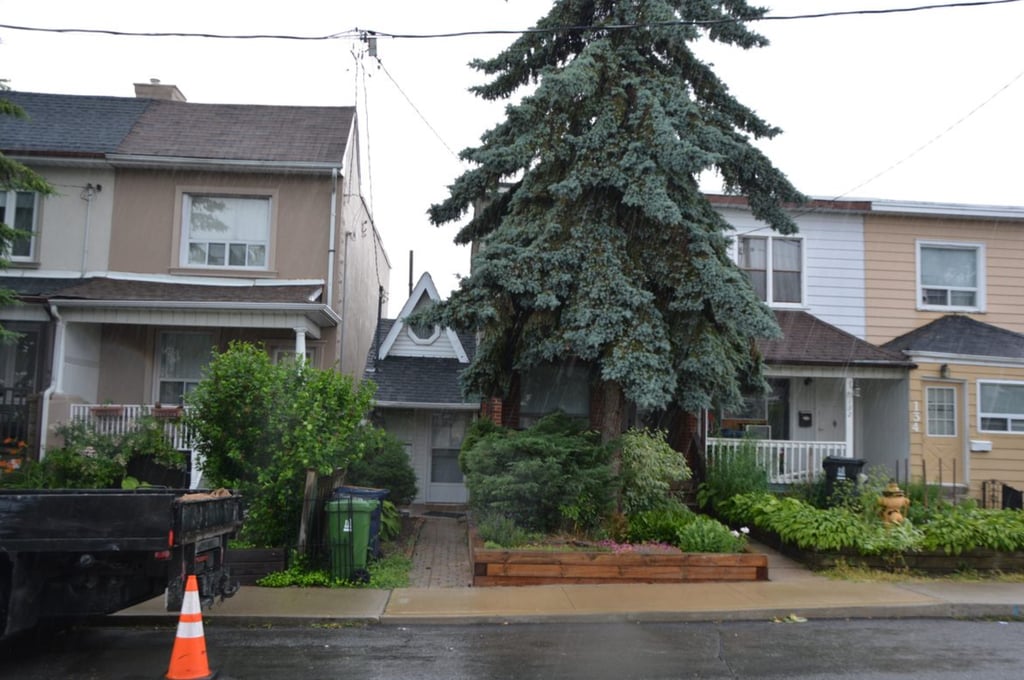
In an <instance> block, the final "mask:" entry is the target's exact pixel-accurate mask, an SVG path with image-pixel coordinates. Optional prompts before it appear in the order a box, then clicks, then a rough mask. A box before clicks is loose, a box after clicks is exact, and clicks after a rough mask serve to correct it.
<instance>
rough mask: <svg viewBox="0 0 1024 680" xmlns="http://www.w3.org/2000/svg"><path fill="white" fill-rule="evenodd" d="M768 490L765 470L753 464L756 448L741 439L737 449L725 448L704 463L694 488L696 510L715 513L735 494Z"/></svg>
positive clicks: (750, 441)
mask: <svg viewBox="0 0 1024 680" xmlns="http://www.w3.org/2000/svg"><path fill="white" fill-rule="evenodd" d="M767 490H768V471H767V470H765V468H764V467H763V466H762V465H760V464H759V463H758V462H757V449H756V445H755V444H754V442H753V441H752V440H744V441H743V442H742V444H741V445H740V447H739V448H737V449H727V450H724V451H721V452H719V453H718V455H716V456H715V458H714V462H713V463H712V462H710V461H709V463H708V469H707V473H706V475H705V479H704V481H703V482H702V483H701V485H700V487H699V488H698V489H697V502H698V503H699V504H700V507H702V508H705V509H711V510H713V511H715V512H718V511H719V506H720V505H721V504H722V502H724V501H726V500H728V499H730V498H732V497H733V496H735V495H737V494H742V493H753V492H758V491H767Z"/></svg>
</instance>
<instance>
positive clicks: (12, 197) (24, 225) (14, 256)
mask: <svg viewBox="0 0 1024 680" xmlns="http://www.w3.org/2000/svg"><path fill="white" fill-rule="evenodd" d="M37 208H38V198H37V194H36V193H35V192H34V191H3V190H0V222H2V223H4V224H6V225H7V226H9V227H13V228H14V229H17V230H18V231H20V232H22V234H21V236H20V237H19V238H17V239H15V240H14V241H13V242H12V243H11V248H10V252H9V253H8V257H10V259H11V260H12V261H15V262H18V261H23V262H24V261H30V260H32V259H33V258H34V257H35V255H36V252H35V245H36V241H35V231H36V212H37Z"/></svg>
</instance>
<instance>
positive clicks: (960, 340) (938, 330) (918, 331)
mask: <svg viewBox="0 0 1024 680" xmlns="http://www.w3.org/2000/svg"><path fill="white" fill-rule="evenodd" d="M882 347H884V348H886V349H888V350H890V351H897V352H900V351H902V352H933V353H936V354H950V355H959V356H975V357H997V358H1001V359H1024V335H1022V334H1020V333H1015V332H1013V331H1008V330H1006V329H1004V328H999V327H998V326H993V325H992V324H988V323H983V322H981V321H976V320H974V319H972V318H971V317H969V316H964V315H963V314H947V315H946V316H943V317H940V318H938V319H936V320H935V321H932V322H931V323H928V324H925V325H924V326H921V327H920V328H915V329H914V330H912V331H910V332H909V333H905V334H903V335H901V336H899V337H898V338H894V339H892V340H890V341H889V342H887V343H885V344H884V345H882Z"/></svg>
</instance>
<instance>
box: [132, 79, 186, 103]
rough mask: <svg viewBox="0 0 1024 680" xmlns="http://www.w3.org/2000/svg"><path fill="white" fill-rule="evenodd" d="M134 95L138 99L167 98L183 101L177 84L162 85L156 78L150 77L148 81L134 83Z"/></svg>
mask: <svg viewBox="0 0 1024 680" xmlns="http://www.w3.org/2000/svg"><path fill="white" fill-rule="evenodd" d="M135 96H136V97H138V98H140V99H169V100H170V101H172V102H183V101H185V95H183V94H182V93H181V90H179V89H178V86H177V85H164V84H162V83H161V82H160V80H159V79H158V78H150V79H149V82H148V83H135Z"/></svg>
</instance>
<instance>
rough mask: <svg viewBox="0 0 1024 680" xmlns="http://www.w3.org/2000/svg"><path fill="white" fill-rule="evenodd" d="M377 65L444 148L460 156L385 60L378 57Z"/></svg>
mask: <svg viewBox="0 0 1024 680" xmlns="http://www.w3.org/2000/svg"><path fill="white" fill-rule="evenodd" d="M377 65H378V66H379V67H380V70H381V71H383V72H384V75H386V76H387V77H388V80H390V81H391V84H392V85H394V86H395V88H396V89H397V90H398V92H399V93H400V94H401V95H402V96H403V97H405V101H406V102H408V104H409V106H411V107H412V110H413V111H415V112H416V115H417V116H419V117H420V120H422V121H423V124H424V125H426V126H427V127H428V128H429V129H430V131H431V132H433V133H434V136H435V137H437V139H438V141H440V142H441V144H443V145H444V148H446V149H448V153H450V154H451V155H453V156H455V157H456V158H458V157H459V154H457V153H455V152H454V151H452V148H451V147H450V146H448V143H447V142H446V141H444V138H443V137H441V135H440V133H438V131H437V130H435V129H434V126H433V125H431V124H430V121H428V120H427V118H426V116H424V115H423V113H422V112H421V111H420V110H419V109H418V108H417V107H416V105H415V104H413V103H412V99H410V98H409V95H407V94H406V93H405V90H403V89H402V87H401V85H399V84H398V83H397V82H396V81H395V79H394V78H393V77H392V76H391V73H390V72H389V71H388V69H387V68H386V67H385V66H384V62H382V61H381V60H380V57H377Z"/></svg>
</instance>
